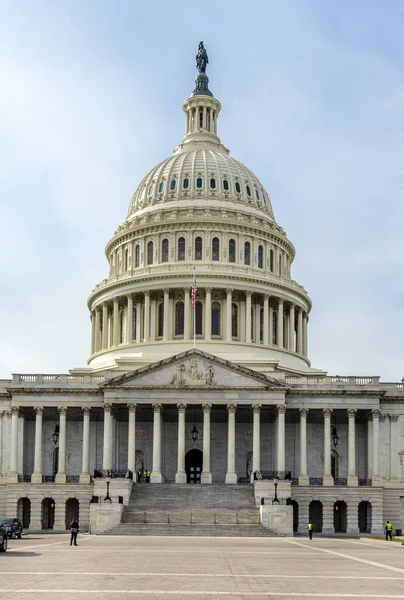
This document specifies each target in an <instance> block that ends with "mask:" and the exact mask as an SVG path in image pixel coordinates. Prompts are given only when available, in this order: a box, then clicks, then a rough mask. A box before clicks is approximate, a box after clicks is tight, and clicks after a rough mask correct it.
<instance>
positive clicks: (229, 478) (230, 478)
mask: <svg viewBox="0 0 404 600" xmlns="http://www.w3.org/2000/svg"><path fill="white" fill-rule="evenodd" d="M224 482H225V483H237V473H226V478H225V480H224Z"/></svg>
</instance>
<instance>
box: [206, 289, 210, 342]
mask: <svg viewBox="0 0 404 600" xmlns="http://www.w3.org/2000/svg"><path fill="white" fill-rule="evenodd" d="M205 294H206V298H205V340H206V341H207V342H210V340H211V336H212V288H205Z"/></svg>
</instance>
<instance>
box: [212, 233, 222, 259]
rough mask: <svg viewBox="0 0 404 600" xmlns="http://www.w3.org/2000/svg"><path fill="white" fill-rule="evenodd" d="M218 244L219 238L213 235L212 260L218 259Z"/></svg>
mask: <svg viewBox="0 0 404 600" xmlns="http://www.w3.org/2000/svg"><path fill="white" fill-rule="evenodd" d="M219 251H220V244H219V238H217V237H215V238H213V240H212V260H219V253H220V252H219Z"/></svg>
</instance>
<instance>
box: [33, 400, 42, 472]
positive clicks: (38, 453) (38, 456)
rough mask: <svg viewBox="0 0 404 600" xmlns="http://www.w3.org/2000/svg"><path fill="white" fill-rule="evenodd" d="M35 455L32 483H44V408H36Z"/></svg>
mask: <svg viewBox="0 0 404 600" xmlns="http://www.w3.org/2000/svg"><path fill="white" fill-rule="evenodd" d="M34 410H35V415H36V417H35V454H34V472H33V473H32V475H31V483H42V415H43V407H42V406H35V408H34Z"/></svg>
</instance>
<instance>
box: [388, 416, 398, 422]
mask: <svg viewBox="0 0 404 600" xmlns="http://www.w3.org/2000/svg"><path fill="white" fill-rule="evenodd" d="M389 417H390V421H391V422H392V423H395V422H396V421H398V415H389Z"/></svg>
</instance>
